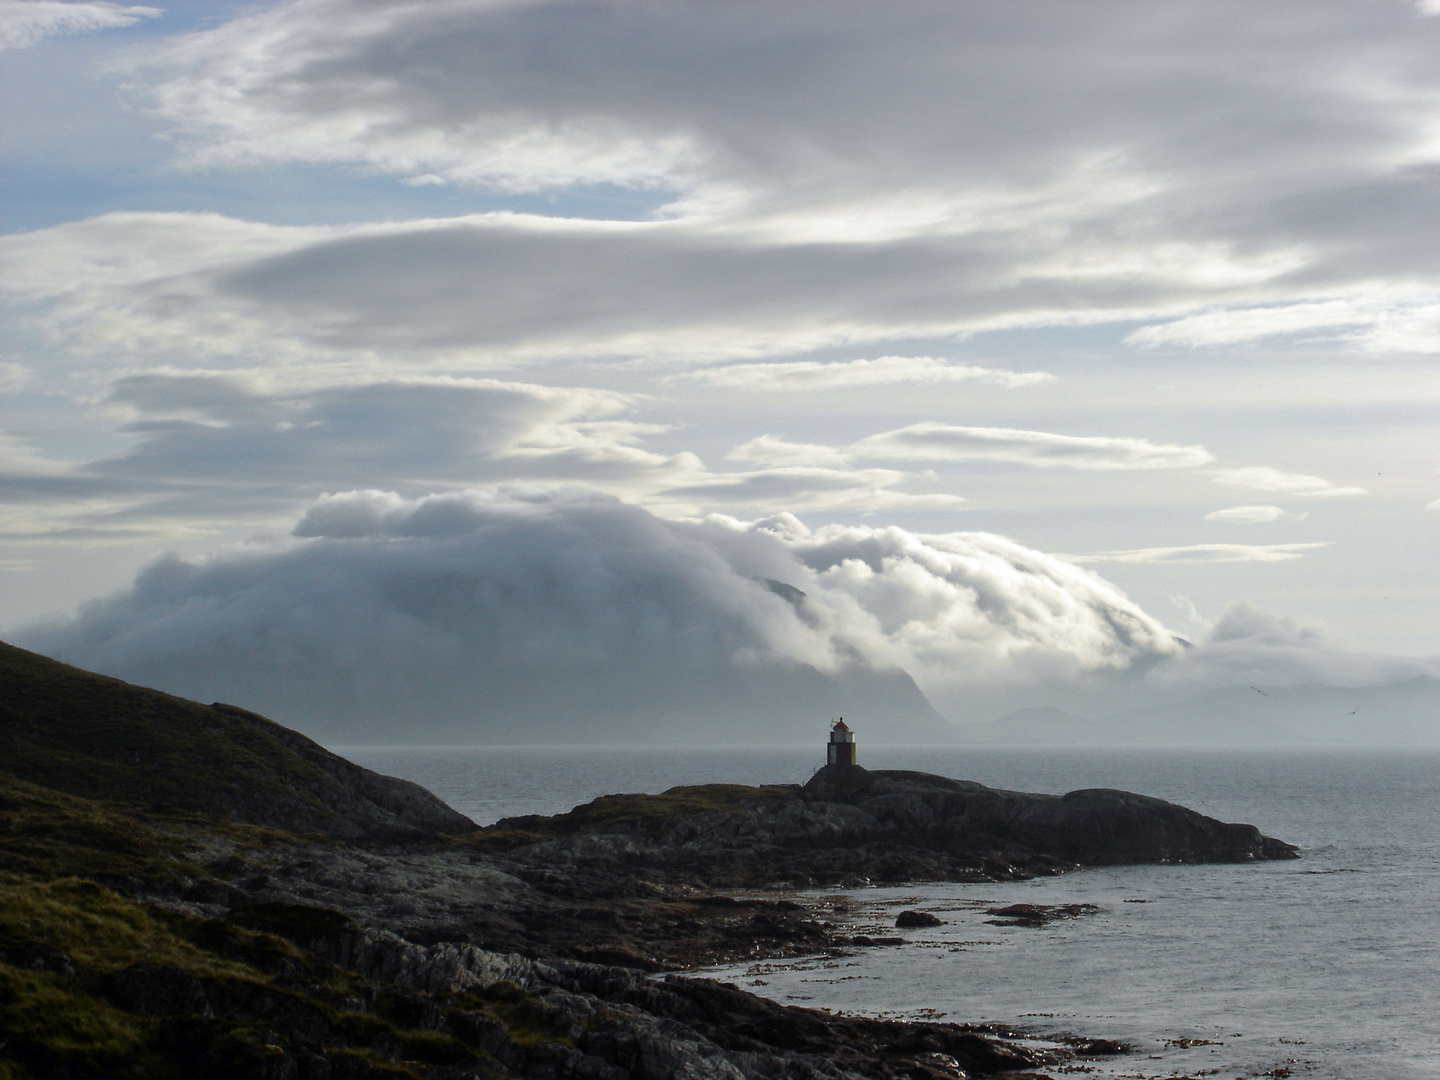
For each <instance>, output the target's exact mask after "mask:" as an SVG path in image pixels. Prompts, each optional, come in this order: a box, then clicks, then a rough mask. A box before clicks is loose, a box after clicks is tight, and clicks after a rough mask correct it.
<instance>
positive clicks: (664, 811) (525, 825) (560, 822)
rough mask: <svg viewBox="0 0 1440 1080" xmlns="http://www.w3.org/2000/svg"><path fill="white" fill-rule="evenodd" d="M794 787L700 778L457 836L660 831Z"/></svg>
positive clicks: (499, 839)
mask: <svg viewBox="0 0 1440 1080" xmlns="http://www.w3.org/2000/svg"><path fill="white" fill-rule="evenodd" d="M794 796H795V789H794V788H793V787H789V786H783V785H777V786H767V787H747V786H745V785H744V784H700V785H696V786H691V787H673V788H671V789H670V790H668V791H666V792H664V793H662V794H660V795H602V796H601V797H600V798H598V799H595V800H594V801H592V802H588V803H586V804H585V805H584V806H577V807H576V808H575V809H574V810H571V811H570V812H569V813H565V814H555V815H552V816H545V815H540V814H529V815H526V816H524V817H512V818H504V819H503V820H501V821H498V822H496V823H495V824H494V825H491V826H489V827H488V828H484V829H481V830H479V831H478V832H476V833H472V834H468V835H466V836H463V837H459V838H457V839H456V841H455V842H457V843H459V844H463V845H464V846H467V847H475V848H479V849H480V850H482V851H505V850H509V849H510V848H515V847H519V846H521V845H524V844H533V843H536V842H538V841H541V840H555V839H559V838H562V837H567V836H582V835H587V834H593V833H606V832H625V833H632V834H636V835H641V836H647V837H652V838H653V837H656V836H659V835H661V834H662V833H663V832H665V830H666V829H668V828H669V827H670V826H671V825H673V824H674V823H675V822H677V821H681V820H683V819H685V818H690V817H699V816H701V815H704V814H743V813H746V812H747V811H749V810H753V809H754V808H755V807H756V806H759V805H762V804H764V803H766V802H775V801H780V800H784V799H790V798H794Z"/></svg>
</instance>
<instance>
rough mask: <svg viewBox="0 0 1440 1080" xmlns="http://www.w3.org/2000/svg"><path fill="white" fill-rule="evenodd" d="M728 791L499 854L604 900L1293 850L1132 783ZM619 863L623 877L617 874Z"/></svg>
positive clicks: (1230, 858) (836, 774) (907, 778)
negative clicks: (637, 889)
mask: <svg viewBox="0 0 1440 1080" xmlns="http://www.w3.org/2000/svg"><path fill="white" fill-rule="evenodd" d="M709 790H711V789H675V790H674V791H671V792H667V793H666V795H665V796H655V797H654V798H655V799H656V800H661V799H669V800H671V802H672V803H673V804H674V805H675V806H677V807H682V808H683V807H687V806H692V805H693V804H694V803H695V802H696V800H695V799H694V798H693V797H691V796H689V795H688V794H687V793H688V792H692V791H693V792H701V793H703V792H707V791H709ZM727 791H728V796H729V799H730V802H729V803H728V805H726V806H724V807H717V808H715V809H710V810H706V811H704V812H698V813H697V812H693V810H692V811H689V812H686V811H684V810H677V811H676V812H674V813H671V814H669V815H668V816H667V815H657V814H656V813H655V807H654V806H645V805H642V804H638V803H637V807H638V810H637V812H636V813H632V814H631V815H630V816H623V815H621V816H613V817H611V818H610V819H607V820H599V819H600V817H601V815H599V814H597V813H595V812H589V813H587V812H586V811H587V808H579V809H577V810H576V811H573V812H572V813H571V814H570V815H565V816H563V817H562V818H553V819H546V820H545V821H544V822H539V823H538V824H537V822H536V820H535V819H528V822H527V827H528V828H530V829H531V830H535V829H537V828H539V827H541V826H547V825H548V826H549V827H550V831H551V832H554V831H557V828H558V826H557V824H556V823H564V822H565V821H566V819H570V823H569V825H568V828H570V829H571V830H572V831H570V832H569V833H568V835H559V836H555V837H554V838H553V839H543V840H536V841H533V842H530V843H524V844H520V845H517V846H515V847H513V848H512V849H511V850H510V851H508V852H505V853H504V855H503V861H504V863H505V864H506V865H507V866H508V868H509V869H510V870H511V872H512V873H514V874H515V875H516V876H518V877H520V878H523V879H524V880H526V881H528V882H530V883H532V884H534V885H535V886H536V887H537V888H541V889H544V890H546V891H550V892H556V891H561V892H563V891H565V890H567V889H568V890H571V891H572V892H574V894H575V895H577V896H579V895H602V896H603V895H614V893H615V890H616V889H617V887H621V883H622V882H623V881H626V880H630V881H634V880H641V879H643V880H647V881H664V882H671V883H689V884H694V885H701V886H723V887H740V886H745V887H765V886H774V885H778V884H785V885H793V886H809V885H829V884H845V883H859V882H864V881H893V882H899V881H922V880H929V881H936V880H949V881H987V880H988V881H993V880H1005V879H1015V878H1023V877H1032V876H1035V875H1038V874H1053V873H1059V872H1062V871H1064V870H1069V869H1074V868H1076V867H1078V866H1100V865H1107V864H1116V863H1200V862H1246V861H1251V860H1258V859H1281V858H1293V857H1294V856H1295V854H1296V849H1295V848H1294V847H1292V846H1291V845H1289V844H1286V843H1284V842H1282V841H1279V840H1275V839H1273V838H1271V837H1267V836H1263V835H1262V834H1261V833H1260V831H1259V830H1258V829H1257V828H1255V827H1254V826H1253V825H1238V824H1227V823H1225V822H1221V821H1217V820H1215V819H1214V818H1209V817H1206V816H1205V815H1203V814H1199V813H1196V812H1195V811H1193V810H1189V809H1186V808H1185V807H1183V806H1177V805H1175V804H1174V803H1168V802H1165V801H1164V800H1161V799H1153V798H1149V797H1148V796H1144V795H1135V794H1132V793H1130V792H1124V791H1108V790H1088V791H1074V792H1071V793H1070V794H1068V795H1039V794H1030V793H1025V792H1015V791H999V790H996V789H993V788H988V787H985V786H984V785H982V784H977V783H973V782H970V781H965V780H951V779H948V778H946V777H942V776H932V775H929V774H927V773H919V772H901V771H876V772H872V771H869V770H867V769H864V768H861V767H859V766H854V765H850V766H826V767H825V768H824V769H821V770H820V771H819V772H818V773H817V774H816V775H815V776H814V777H813V778H812V779H811V780H810V782H809V783H808V784H806V785H805V786H804V787H799V786H795V787H789V788H782V787H768V788H750V789H727ZM632 798H634V797H632ZM601 801H603V800H601ZM601 801H597V804H592V805H598V803H599V802H601ZM657 805H658V804H657ZM515 820H516V821H518V820H519V819H515ZM514 826H515V821H508V822H507V821H502V822H499V823H498V824H497V825H496V826H495V827H494V829H493V830H489V831H488V832H486V833H482V834H481V835H482V837H483V836H486V835H489V836H503V835H505V834H506V832H507V830H510V831H513V830H514ZM526 835H537V834H536V833H534V832H533V831H532V833H530V834H526ZM616 867H624V868H625V870H626V873H625V874H624V875H621V876H620V877H618V878H617V875H615V874H614V872H613V870H614V868H616Z"/></svg>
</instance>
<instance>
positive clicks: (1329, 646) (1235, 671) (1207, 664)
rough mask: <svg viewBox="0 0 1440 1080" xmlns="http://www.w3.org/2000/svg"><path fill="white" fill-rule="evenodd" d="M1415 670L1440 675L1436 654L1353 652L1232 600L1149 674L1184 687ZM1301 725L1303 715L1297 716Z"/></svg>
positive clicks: (1379, 678)
mask: <svg viewBox="0 0 1440 1080" xmlns="http://www.w3.org/2000/svg"><path fill="white" fill-rule="evenodd" d="M1419 675H1429V676H1432V677H1434V676H1436V675H1440V663H1437V661H1436V660H1435V659H1433V658H1432V659H1430V660H1428V661H1427V660H1422V659H1415V658H1409V657H1397V656H1382V655H1376V654H1373V653H1362V652H1356V651H1354V650H1353V649H1347V648H1345V647H1343V646H1341V645H1340V644H1338V643H1336V642H1334V641H1332V640H1331V639H1330V638H1329V637H1328V636H1327V635H1326V634H1325V633H1323V632H1322V631H1321V630H1319V629H1316V628H1315V627H1309V626H1303V625H1301V624H1300V623H1297V622H1296V621H1295V620H1294V619H1290V618H1285V617H1282V616H1278V615H1273V614H1271V613H1269V612H1266V611H1261V610H1259V609H1257V608H1255V607H1254V606H1252V605H1250V604H1236V605H1235V606H1233V607H1231V608H1230V609H1229V610H1227V611H1226V612H1225V614H1224V615H1222V616H1221V617H1220V619H1219V620H1218V621H1217V622H1216V623H1215V625H1214V627H1213V628H1212V629H1211V631H1210V634H1209V636H1208V638H1207V639H1206V640H1205V641H1203V642H1201V643H1200V644H1199V646H1198V647H1197V648H1194V649H1188V650H1186V651H1185V653H1184V654H1183V655H1181V656H1179V657H1176V658H1174V659H1171V660H1169V661H1168V662H1167V663H1165V664H1163V665H1159V666H1157V667H1155V668H1153V669H1152V670H1151V671H1150V672H1149V673H1148V674H1147V678H1148V679H1149V680H1151V681H1153V682H1154V683H1156V684H1157V685H1160V686H1164V687H1167V688H1173V687H1177V686H1179V687H1186V686H1191V687H1193V686H1197V685H1199V686H1207V685H1208V686H1211V687H1214V686H1237V685H1238V686H1246V685H1254V684H1256V683H1258V684H1260V685H1261V686H1296V685H1303V684H1306V683H1318V684H1320V685H1321V686H1366V685H1374V684H1383V683H1391V682H1396V681H1399V680H1402V679H1410V678H1414V677H1416V676H1419ZM1295 719H1296V720H1297V721H1298V722H1299V724H1300V725H1301V726H1302V727H1303V725H1304V724H1305V723H1306V721H1307V719H1314V718H1307V717H1304V716H1300V717H1296V718H1295Z"/></svg>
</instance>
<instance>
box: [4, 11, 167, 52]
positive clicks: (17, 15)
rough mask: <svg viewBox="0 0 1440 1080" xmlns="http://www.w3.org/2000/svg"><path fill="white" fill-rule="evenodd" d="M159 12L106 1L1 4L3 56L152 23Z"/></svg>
mask: <svg viewBox="0 0 1440 1080" xmlns="http://www.w3.org/2000/svg"><path fill="white" fill-rule="evenodd" d="M160 10H161V9H160V8H153V7H136V6H130V7H125V6H122V5H120V4H110V3H106V2H104V0H88V2H80V3H62V2H61V0H0V52H3V51H5V50H7V49H27V48H29V47H30V46H32V45H35V44H37V43H38V42H40V41H43V40H44V39H45V38H47V37H55V36H56V35H59V34H83V33H86V32H87V31H90V30H108V29H111V28H113V27H117V26H133V25H134V24H135V23H137V22H140V21H141V20H142V19H153V18H154V17H155V16H156V15H159V14H160Z"/></svg>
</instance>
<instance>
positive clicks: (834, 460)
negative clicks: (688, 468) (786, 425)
mask: <svg viewBox="0 0 1440 1080" xmlns="http://www.w3.org/2000/svg"><path fill="white" fill-rule="evenodd" d="M725 458H726V460H728V461H750V462H754V463H756V464H760V465H820V466H838V465H844V464H845V463H846V462H847V461H849V456H848V455H847V454H846V452H845V451H844V450H841V449H839V448H838V447H834V446H821V445H820V444H818V443H797V442H791V441H790V440H788V439H782V438H781V437H780V436H778V435H758V436H756V437H755V438H753V439H751V440H750V441H749V442H745V443H741V444H740V445H739V446H737V447H735V449H733V450H731V451H730V452H729V453H728V454H726V455H725Z"/></svg>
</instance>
